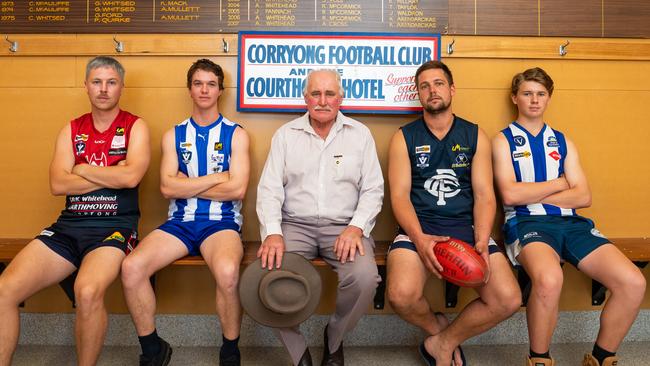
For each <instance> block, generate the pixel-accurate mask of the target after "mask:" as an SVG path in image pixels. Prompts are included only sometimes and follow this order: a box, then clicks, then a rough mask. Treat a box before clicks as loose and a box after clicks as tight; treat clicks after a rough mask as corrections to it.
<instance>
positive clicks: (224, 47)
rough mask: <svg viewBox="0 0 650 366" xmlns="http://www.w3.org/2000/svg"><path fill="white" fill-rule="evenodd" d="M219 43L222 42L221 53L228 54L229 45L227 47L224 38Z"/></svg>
mask: <svg viewBox="0 0 650 366" xmlns="http://www.w3.org/2000/svg"><path fill="white" fill-rule="evenodd" d="M221 42H223V53H228V51H229V50H230V45H228V42H226V39H225V38H221Z"/></svg>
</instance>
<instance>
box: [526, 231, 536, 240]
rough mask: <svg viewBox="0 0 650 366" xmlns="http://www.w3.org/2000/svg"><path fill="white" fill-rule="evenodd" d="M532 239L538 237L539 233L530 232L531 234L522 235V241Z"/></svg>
mask: <svg viewBox="0 0 650 366" xmlns="http://www.w3.org/2000/svg"><path fill="white" fill-rule="evenodd" d="M532 237H539V233H537V231H531V232H529V233H526V234H525V235H524V240H526V239H530V238H532Z"/></svg>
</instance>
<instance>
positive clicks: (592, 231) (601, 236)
mask: <svg viewBox="0 0 650 366" xmlns="http://www.w3.org/2000/svg"><path fill="white" fill-rule="evenodd" d="M591 235H593V236H597V237H599V238H603V239H606V238H605V235H603V234H602V233H601V232H600V231H598V229H596V228H593V229H591Z"/></svg>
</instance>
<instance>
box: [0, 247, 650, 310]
mask: <svg viewBox="0 0 650 366" xmlns="http://www.w3.org/2000/svg"><path fill="white" fill-rule="evenodd" d="M31 240H32V239H26V238H0V273H2V271H3V270H4V268H5V263H9V262H10V261H11V260H12V259H13V258H14V257H15V256H16V254H18V252H19V251H20V250H21V249H23V248H24V247H25V245H27V243H29V242H30V241H31ZM612 242H614V244H615V245H616V246H617V247H618V248H619V249H620V250H621V252H623V254H625V255H626V256H627V257H628V258H629V259H630V260H632V261H633V262H634V263H635V264H636V265H637V266H639V267H640V268H644V267H645V266H646V265H647V264H648V262H650V239H649V238H613V239H612ZM389 243H390V242H388V241H377V242H375V245H376V247H375V261H376V262H377V268H378V270H379V275H380V276H381V278H382V281H381V283H380V284H379V286H378V287H377V293H376V295H375V299H374V307H375V309H383V308H384V303H385V298H384V296H385V291H386V254H387V253H388V245H389ZM244 245H245V250H244V258H243V259H242V267H245V266H247V265H249V264H250V263H252V262H253V261H255V259H256V258H257V257H256V253H257V249H258V248H259V245H260V242H244ZM312 263H313V264H314V266H317V267H325V266H327V263H325V261H323V260H322V259H320V258H317V259H314V260H313V261H312ZM172 265H176V266H204V265H205V261H203V258H201V257H200V256H187V257H184V258H181V259H179V260H177V261H175V262H174V263H172ZM517 277H518V281H519V285H520V287H521V289H522V293H523V294H524V302H523V305H525V304H526V300H527V298H528V296H527V295H528V293H530V279H528V276H527V275H526V272H524V271H523V270H522V269H518V271H517ZM73 284H74V277H70V278H67V279H65V280H64V281H62V282H61V287H62V288H63V290H64V291H65V293H66V295H67V296H68V298H70V301H72V303H73V304H74V292H73ZM606 293H607V289H606V288H605V287H604V286H603V285H602V284H600V283H598V281H593V280H592V296H591V297H592V299H591V302H592V305H601V304H602V303H603V301H604V300H605V295H606ZM457 299H458V287H457V286H455V285H453V284H451V283H448V282H446V283H445V306H446V307H448V308H453V307H456V304H457Z"/></svg>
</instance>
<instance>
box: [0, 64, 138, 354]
mask: <svg viewBox="0 0 650 366" xmlns="http://www.w3.org/2000/svg"><path fill="white" fill-rule="evenodd" d="M85 87H86V91H87V93H88V97H89V99H90V104H91V113H88V114H85V115H83V116H81V117H79V118H77V119H75V120H73V121H72V122H71V123H69V124H67V125H66V126H65V127H63V129H62V130H61V132H60V133H59V136H58V137H57V140H56V145H55V149H54V157H53V158H52V163H51V165H50V190H51V191H52V194H54V195H55V196H60V195H66V205H65V209H64V210H63V211H62V212H61V215H60V216H59V218H58V220H57V221H56V222H55V223H54V224H52V226H50V227H48V228H46V229H44V230H43V231H41V233H40V234H39V235H38V236H37V237H36V238H35V239H34V240H32V241H31V242H30V243H29V244H28V245H27V246H26V247H25V248H24V249H23V250H22V251H20V253H18V255H17V256H16V257H15V258H14V260H13V261H12V262H11V263H10V264H9V266H8V267H7V268H6V270H5V271H4V272H3V273H2V276H0V324H2V327H0V366H8V365H10V364H11V358H12V355H13V353H14V350H15V349H16V344H17V341H18V335H19V322H20V318H19V312H18V304H20V303H21V302H22V301H23V300H25V299H26V298H28V297H30V296H31V295H33V294H34V293H36V292H37V291H40V290H41V289H43V288H45V287H48V286H50V285H53V284H56V283H57V282H60V281H61V280H63V279H65V278H66V277H68V276H69V275H70V274H72V273H73V272H75V271H77V270H78V274H77V278H76V280H75V283H74V293H75V302H76V306H77V308H76V320H75V339H76V344H77V364H78V365H82V366H84V365H95V364H96V363H97V359H98V358H99V354H100V352H101V349H102V344H103V342H104V336H105V333H106V325H107V313H106V309H105V307H104V294H105V292H106V288H107V287H108V286H109V285H110V284H111V283H112V282H113V281H114V280H115V278H116V277H117V276H118V274H119V272H120V265H121V263H122V260H123V259H124V256H125V255H126V253H128V251H129V250H130V249H131V243H132V242H133V241H134V240H135V238H136V230H137V226H138V218H139V216H140V211H139V208H138V184H139V183H140V180H141V179H142V176H143V175H144V174H145V172H146V170H147V166H148V165H149V158H150V151H149V131H148V129H147V126H146V124H145V122H144V121H143V120H142V119H141V118H139V117H137V116H134V115H132V114H131V113H128V112H125V111H122V110H120V108H119V105H118V103H119V100H120V95H121V93H122V88H123V87H124V68H123V67H122V65H121V64H120V63H119V62H118V61H117V60H115V59H113V58H111V57H103V56H100V57H96V58H94V59H92V60H90V62H88V65H87V67H86V81H85ZM36 331H37V332H38V331H40V330H36Z"/></svg>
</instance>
